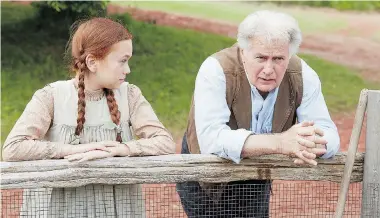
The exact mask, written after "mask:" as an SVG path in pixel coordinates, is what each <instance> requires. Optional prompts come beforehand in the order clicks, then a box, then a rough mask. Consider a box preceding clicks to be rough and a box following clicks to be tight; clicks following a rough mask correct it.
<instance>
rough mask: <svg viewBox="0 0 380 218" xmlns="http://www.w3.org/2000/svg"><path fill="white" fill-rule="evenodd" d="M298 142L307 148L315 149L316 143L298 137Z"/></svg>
mask: <svg viewBox="0 0 380 218" xmlns="http://www.w3.org/2000/svg"><path fill="white" fill-rule="evenodd" d="M297 142H298V143H299V144H300V145H302V146H304V147H307V148H315V143H314V142H313V141H310V140H307V139H305V138H303V137H297Z"/></svg>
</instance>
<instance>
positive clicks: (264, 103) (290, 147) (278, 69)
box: [177, 11, 340, 217]
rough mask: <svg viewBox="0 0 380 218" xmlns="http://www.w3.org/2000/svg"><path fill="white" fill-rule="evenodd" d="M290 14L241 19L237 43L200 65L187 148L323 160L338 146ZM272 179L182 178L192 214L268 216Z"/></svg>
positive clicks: (194, 151)
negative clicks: (214, 181) (216, 180)
mask: <svg viewBox="0 0 380 218" xmlns="http://www.w3.org/2000/svg"><path fill="white" fill-rule="evenodd" d="M301 38H302V37H301V31H300V29H299V27H298V24H297V22H296V20H295V19H293V18H292V17H291V16H289V15H287V14H283V13H279V12H273V11H258V12H256V13H253V14H250V15H249V16H247V17H246V18H245V19H244V20H243V22H242V23H241V24H240V25H239V29H238V35H237V44H236V45H233V46H231V47H229V48H226V49H223V50H221V51H219V52H216V53H215V54H213V55H211V56H210V57H208V58H207V59H206V60H205V61H204V62H203V64H202V65H201V67H200V69H199V72H198V75H197V78H196V82H195V90H194V95H193V101H192V103H191V109H190V114H189V119H188V126H187V130H186V133H185V135H184V138H183V143H182V153H192V154H199V153H201V154H215V155H218V156H219V157H223V158H226V159H230V160H232V161H233V162H235V163H239V162H240V160H241V159H242V158H248V157H254V156H258V155H264V154H285V155H289V156H291V157H294V163H296V164H311V165H316V164H317V162H316V161H315V158H317V157H321V158H330V157H332V156H334V155H335V153H336V152H337V151H338V150H339V141H340V139H339V135H338V132H337V128H336V126H335V124H334V123H333V121H332V120H331V118H330V115H329V112H328V109H327V106H326V103H325V100H324V97H323V94H322V90H321V82H320V80H319V78H318V75H317V74H316V72H315V71H314V70H313V69H312V68H311V67H310V66H308V65H307V63H305V62H304V61H303V60H302V59H300V58H299V57H297V56H296V53H297V50H298V48H299V46H300V44H301ZM270 190H271V181H266V180H264V181H262V180H249V181H237V182H230V183H228V184H205V183H198V182H185V183H179V184H177V191H178V193H179V195H180V197H181V202H182V205H183V207H184V209H185V211H186V213H187V215H188V216H189V217H268V216H269V195H270Z"/></svg>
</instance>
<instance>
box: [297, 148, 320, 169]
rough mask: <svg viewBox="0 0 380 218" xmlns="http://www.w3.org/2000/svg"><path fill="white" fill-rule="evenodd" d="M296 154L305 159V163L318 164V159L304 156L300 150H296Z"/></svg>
mask: <svg viewBox="0 0 380 218" xmlns="http://www.w3.org/2000/svg"><path fill="white" fill-rule="evenodd" d="M295 155H296V156H297V157H298V158H300V159H301V160H303V161H304V162H305V163H308V164H310V165H313V166H316V165H317V161H315V160H313V159H307V158H306V157H304V156H303V155H302V152H301V151H299V152H296V153H295Z"/></svg>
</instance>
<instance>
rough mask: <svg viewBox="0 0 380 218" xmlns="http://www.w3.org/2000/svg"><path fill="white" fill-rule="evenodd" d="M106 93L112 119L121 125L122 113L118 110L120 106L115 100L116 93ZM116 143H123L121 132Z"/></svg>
mask: <svg viewBox="0 0 380 218" xmlns="http://www.w3.org/2000/svg"><path fill="white" fill-rule="evenodd" d="M104 92H105V94H106V97H107V104H108V108H109V110H110V114H111V119H112V121H113V122H114V123H115V124H116V125H119V123H120V112H119V109H118V106H117V103H116V100H115V96H114V93H113V91H112V90H111V89H104ZM116 141H119V142H121V141H122V140H121V134H120V133H119V132H118V133H117V136H116Z"/></svg>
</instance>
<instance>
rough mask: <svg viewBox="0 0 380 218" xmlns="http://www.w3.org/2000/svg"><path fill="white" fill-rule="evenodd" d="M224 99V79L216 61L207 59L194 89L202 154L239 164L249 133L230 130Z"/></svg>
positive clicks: (228, 115)
mask: <svg viewBox="0 0 380 218" xmlns="http://www.w3.org/2000/svg"><path fill="white" fill-rule="evenodd" d="M230 114H231V112H230V110H229V108H228V105H227V100H226V79H225V75H224V72H223V69H222V67H221V66H220V64H219V62H218V60H216V59H215V58H213V57H208V58H207V59H206V60H205V61H204V62H203V63H202V65H201V67H200V69H199V72H198V75H197V78H196V81H195V90H194V116H195V126H196V133H197V137H198V143H199V146H200V150H201V153H202V154H215V155H217V156H219V157H222V158H226V159H230V160H232V161H234V162H235V163H239V162H240V160H241V159H242V158H241V152H242V149H243V145H244V143H245V140H246V139H247V137H248V136H249V135H251V134H252V132H251V131H248V130H245V129H238V130H231V128H230V127H229V126H228V125H227V123H228V121H229V119H230Z"/></svg>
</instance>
